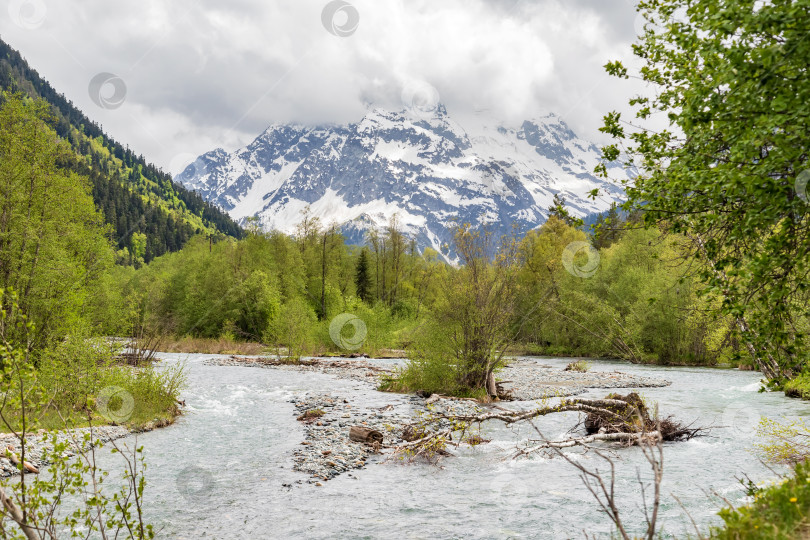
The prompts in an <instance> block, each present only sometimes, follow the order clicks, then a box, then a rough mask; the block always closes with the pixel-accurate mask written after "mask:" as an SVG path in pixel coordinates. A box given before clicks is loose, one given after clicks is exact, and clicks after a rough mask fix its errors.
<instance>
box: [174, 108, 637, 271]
mask: <svg viewBox="0 0 810 540" xmlns="http://www.w3.org/2000/svg"><path fill="white" fill-rule="evenodd" d="M462 124H465V125H462ZM599 160H600V152H599V150H598V149H597V148H596V146H594V145H593V144H592V143H590V142H588V141H585V140H584V139H581V138H580V137H578V136H577V135H576V134H575V133H574V132H573V131H572V130H571V129H570V128H569V127H568V125H567V124H565V122H564V121H563V120H562V119H561V118H560V117H558V116H556V115H554V114H548V115H545V116H540V117H536V118H535V119H533V120H525V121H523V122H521V123H519V124H512V125H510V124H507V123H504V122H499V121H498V120H497V119H493V118H489V117H486V116H484V115H480V114H479V115H473V116H472V117H468V118H465V119H464V120H463V121H461V122H460V121H457V120H456V119H454V118H453V117H451V116H450V115H449V114H448V112H447V110H446V108H445V107H444V106H442V105H439V106H438V107H437V108H436V109H435V111H433V112H432V114H431V115H423V114H416V115H414V114H412V113H411V112H410V111H408V110H405V111H389V110H384V109H379V108H372V109H370V110H369V111H368V112H367V113H366V114H365V115H364V116H363V118H362V119H360V120H359V121H358V122H354V123H349V124H344V125H340V124H328V125H315V126H307V125H303V124H294V123H293V124H283V123H276V124H272V125H271V126H269V127H268V128H267V129H266V130H265V131H264V132H262V133H261V134H260V135H259V136H258V137H256V138H255V139H254V140H253V141H252V142H251V143H249V144H248V145H246V146H244V147H243V148H240V149H238V150H236V151H234V152H230V153H229V152H227V151H225V150H223V149H221V148H217V149H214V150H211V151H209V152H206V153H205V154H202V155H201V156H199V157H198V158H197V159H196V160H195V161H194V162H193V163H191V164H190V165H189V166H187V167H186V168H185V169H184V170H183V171H182V172H181V173H180V174H179V175H176V176H175V180H176V181H178V182H180V183H182V184H183V185H185V186H186V187H188V188H189V189H193V190H195V191H197V192H198V193H200V195H201V196H202V197H203V198H205V199H206V200H208V201H210V202H213V203H215V204H217V205H218V206H220V207H221V208H223V209H224V210H226V211H227V212H229V214H230V215H231V216H232V217H233V218H234V219H236V220H237V221H239V222H241V223H245V222H246V221H247V219H249V218H258V219H259V222H260V223H261V225H262V226H263V227H264V228H265V229H276V230H281V231H283V232H288V233H289V232H293V230H294V227H295V224H296V223H297V218H298V217H299V216H300V213H301V212H302V211H303V210H304V209H305V208H309V209H310V211H311V212H312V215H314V216H318V217H320V218H321V220H322V221H323V222H335V223H337V224H338V225H340V226H341V227H342V228H343V230H344V233H345V234H346V236H347V237H348V239H349V240H350V241H354V242H356V243H362V239H363V235H364V234H365V232H367V231H368V229H369V228H370V227H381V226H384V225H385V224H386V223H387V222H388V221H389V220H390V219H391V217H392V216H393V215H395V214H396V215H397V216H398V220H399V222H400V224H401V225H402V226H403V228H404V230H405V232H406V233H408V234H409V235H410V236H412V237H413V238H414V239H416V241H417V244H418V245H419V247H420V248H424V247H431V248H432V249H435V250H436V251H438V252H440V253H441V254H442V255H443V256H444V257H445V258H446V259H448V260H450V259H452V257H453V254H452V249H451V248H449V246H448V244H449V243H450V242H451V232H450V229H451V228H452V225H453V223H455V222H465V223H472V224H474V225H486V226H488V227H491V228H494V229H495V232H497V233H499V234H507V233H509V232H510V231H511V229H512V228H513V226H515V227H517V229H518V232H519V233H525V232H527V231H528V230H530V229H533V228H536V227H538V226H540V225H541V224H542V223H543V222H544V221H545V219H546V218H547V217H548V207H549V206H550V205H551V203H552V201H553V198H554V195H557V194H558V195H562V196H564V197H565V198H566V200H567V204H568V207H569V211H571V213H572V214H574V215H576V216H578V217H586V216H589V215H592V214H598V213H600V212H604V211H606V210H607V209H608V208H609V207H610V204H611V203H613V202H616V201H619V200H621V198H622V196H623V193H624V192H623V189H622V188H620V187H619V186H618V185H617V184H615V183H612V182H608V181H606V180H603V179H600V178H597V177H596V176H595V175H594V174H593V172H592V171H593V169H594V168H595V167H596V165H597V164H598V163H599ZM610 167H611V168H613V169H615V170H614V171H613V172H614V173H616V172H619V173H620V172H621V171H622V169H621V167H620V166H619V165H618V164H610ZM614 176H615V175H614ZM594 189H598V190H600V193H602V194H603V198H601V199H595V200H594V199H591V198H589V193H590V192H591V191H593V190H594Z"/></svg>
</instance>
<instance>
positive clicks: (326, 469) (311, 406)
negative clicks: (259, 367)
mask: <svg viewBox="0 0 810 540" xmlns="http://www.w3.org/2000/svg"><path fill="white" fill-rule="evenodd" d="M386 396H388V397H390V400H389V401H390V402H389V403H387V404H386V405H383V406H381V407H374V406H369V405H365V406H363V405H358V404H357V400H356V399H355V398H352V397H348V396H345V397H344V396H341V395H337V394H334V393H329V394H305V395H303V396H301V397H296V398H294V399H292V400H291V401H290V402H291V403H293V405H294V407H295V415H296V417H299V416H301V415H303V414H304V413H306V412H307V411H315V410H317V411H323V413H324V414H323V415H322V416H319V417H317V418H315V419H312V420H305V421H301V423H302V424H303V426H304V434H305V440H304V441H302V442H301V445H300V446H299V447H298V448H297V449H296V450H295V451H294V455H293V462H294V466H293V469H294V470H297V471H300V472H304V473H307V474H309V475H310V477H311V478H310V479H309V483H314V484H316V485H319V484H320V483H321V481H326V480H330V479H332V478H334V477H336V476H338V475H339V474H342V473H345V472H348V471H351V470H352V469H361V468H363V467H364V466H365V465H366V464H367V462H368V461H369V459H370V458H371V457H372V456H374V455H376V454H379V452H378V450H377V449H376V448H374V447H372V446H370V445H366V444H363V443H359V442H354V441H351V440H349V430H350V428H351V427H352V426H362V427H366V428H370V429H374V430H376V431H379V432H380V433H382V434H383V445H382V446H383V447H386V446H390V445H394V444H398V443H400V442H403V439H402V430H403V428H404V427H405V426H406V425H408V424H412V423H414V422H415V421H417V419H418V414H419V413H420V412H425V413H427V412H432V413H436V414H450V413H452V414H473V413H479V412H481V410H482V408H481V407H480V406H478V405H477V404H475V403H473V402H468V401H456V400H449V399H443V398H439V397H438V396H431V397H430V398H427V399H425V398H422V397H419V396H416V395H411V396H402V395H397V394H390V395H386ZM438 427H439V428H441V427H443V426H442V425H441V424H439V425H438Z"/></svg>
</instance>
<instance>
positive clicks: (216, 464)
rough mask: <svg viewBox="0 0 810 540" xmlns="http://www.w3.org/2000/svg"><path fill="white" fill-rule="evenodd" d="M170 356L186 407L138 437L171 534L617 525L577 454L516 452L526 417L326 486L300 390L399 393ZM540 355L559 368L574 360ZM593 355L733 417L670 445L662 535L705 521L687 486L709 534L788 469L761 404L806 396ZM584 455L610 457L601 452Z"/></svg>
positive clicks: (546, 425)
mask: <svg viewBox="0 0 810 540" xmlns="http://www.w3.org/2000/svg"><path fill="white" fill-rule="evenodd" d="M162 357H163V358H164V359H165V360H166V363H167V364H169V363H174V362H179V361H182V362H185V363H186V364H187V370H188V375H189V386H188V389H187V390H186V392H185V396H184V397H185V399H186V402H187V405H188V407H187V412H186V414H184V415H183V416H182V417H181V418H180V419H179V420H178V421H177V423H176V424H175V425H174V426H171V427H169V428H166V429H160V430H156V431H153V432H151V433H146V434H142V435H140V436H139V437H138V439H137V442H138V444H139V445H143V447H144V449H145V456H146V460H147V464H148V470H147V480H148V487H147V507H148V508H149V514H148V519H149V520H150V521H151V522H152V523H154V524H155V525H156V526H157V527H158V528H159V529H160V530H161V532H160V535H159V537H161V538H188V539H197V538H206V539H208V538H211V539H214V538H223V539H225V538H227V539H248V538H251V539H252V538H554V539H559V538H583V537H584V534H583V531H586V532H587V533H589V534H590V535H591V536H594V535H596V536H597V537H608V536H609V535H610V532H611V530H612V525H611V523H610V521H609V519H608V518H607V516H606V515H605V514H603V513H601V512H600V511H599V509H598V506H597V503H596V501H595V500H594V499H593V497H592V496H591V494H590V493H589V492H588V490H587V489H586V488H585V486H584V485H583V484H582V481H581V479H580V477H579V473H578V471H577V470H576V469H575V468H574V467H573V466H572V465H570V464H568V463H566V462H565V461H564V460H562V459H559V458H556V459H546V458H534V459H522V460H517V461H516V460H511V459H509V457H510V455H511V454H510V449H512V450H514V447H515V444H516V443H517V442H518V441H521V440H525V438H526V437H531V436H532V435H533V433H532V432H531V431H530V430H529V427H528V426H523V427H521V428H507V427H504V426H500V425H494V424H493V425H492V426H489V427H487V428H486V430H485V437H486V438H491V439H492V443H490V444H486V445H480V446H477V447H475V448H467V449H463V450H460V451H459V452H458V457H455V458H448V459H445V460H443V461H442V462H441V466H440V467H434V466H428V465H402V464H399V463H378V462H373V461H372V462H371V464H370V465H369V466H368V467H366V468H365V469H362V470H358V471H354V472H352V473H349V474H343V475H341V476H339V477H337V478H335V479H333V480H331V481H329V482H326V483H324V485H323V486H322V487H317V486H315V485H313V484H308V483H306V482H304V483H296V481H298V480H302V479H304V480H306V479H307V477H306V476H305V475H303V474H302V473H297V472H295V471H293V470H292V452H293V450H294V448H295V447H296V445H298V444H300V442H301V441H302V440H304V435H303V430H302V428H301V425H300V424H299V423H298V422H296V420H295V415H294V410H293V406H292V404H291V403H290V399H291V398H292V397H293V396H295V395H297V394H299V393H303V392H321V391H323V392H329V391H331V392H335V393H336V394H344V393H345V394H352V395H353V399H354V400H355V403H360V404H362V403H366V404H373V405H377V406H378V405H380V404H384V403H387V402H388V401H390V400H391V399H396V398H395V397H394V396H391V395H390V394H379V393H377V392H374V391H371V390H369V386H368V385H363V384H361V383H358V382H355V381H351V380H343V379H337V378H335V377H332V376H329V375H325V374H319V373H312V372H294V371H284V370H277V369H261V368H250V367H220V366H211V365H205V364H204V363H203V362H204V360H205V359H206V358H210V357H211V356H209V355H172V354H165V355H162ZM537 361H538V362H541V363H543V364H546V365H549V364H550V365H553V366H555V367H558V368H560V369H561V368H562V367H563V366H564V365H565V364H566V363H567V360H562V359H547V358H543V359H538V360H537ZM592 369H594V370H598V371H603V370H604V371H608V370H609V371H612V370H613V369H620V370H622V371H624V372H627V373H631V374H637V375H644V376H650V377H659V378H665V379H667V380H670V381H672V385H671V386H669V387H665V388H650V389H644V390H642V391H641V392H642V394H643V395H644V396H645V398H647V399H648V400H650V401H655V402H658V404H659V407H660V411H661V413H662V414H664V415H667V414H670V413H671V414H674V415H675V416H676V417H677V418H678V419H679V420H683V421H686V422H693V421H694V422H695V425H698V426H706V425H716V426H726V427H723V428H718V429H714V430H712V432H711V434H710V435H709V436H707V437H703V438H698V439H693V440H691V441H688V442H682V443H671V444H667V445H666V446H665V450H664V451H665V457H664V460H665V461H664V481H663V486H662V492H663V494H664V498H663V503H662V507H661V512H660V518H659V520H660V523H661V525H662V528H663V532H664V536H665V537H682V536H684V535H686V534H688V533H689V532H692V533H693V534H694V528H693V527H692V524H691V522H690V519H689V518H688V517H687V513H686V512H685V511H684V509H683V508H681V507H680V505H679V504H678V502H676V500H675V498H674V496H675V497H678V499H680V501H681V503H683V505H684V507H685V509H686V511H688V514H689V515H690V516H691V519H693V520H694V521H695V522H696V523H697V525H698V526H699V527H700V528H701V529H702V530H703V531H704V532H705V531H707V530H708V527H709V525H710V524H717V523H718V518H717V515H716V514H717V510H718V509H719V508H720V507H721V506H722V505H723V504H724V503H723V502H722V500H721V498H720V497H723V498H725V499H727V500H729V501H731V502H732V503H735V504H741V503H743V502H745V500H746V499H745V494H744V491H743V489H742V486H741V485H740V484H739V482H738V481H737V480H736V478H737V477H742V476H743V475H748V476H749V477H750V478H751V479H752V480H754V481H756V482H763V481H769V480H772V479H774V478H775V474H774V472H773V471H771V470H769V469H768V468H767V467H765V466H764V465H763V464H761V463H760V462H759V460H758V458H757V456H756V454H755V452H754V444H755V443H756V442H757V439H756V436H755V431H756V425H757V423H758V421H759V418H760V415H764V416H768V417H774V418H779V417H785V416H788V417H797V416H807V415H810V404H808V403H805V402H801V401H797V400H790V399H787V398H785V397H784V396H783V395H781V394H778V393H759V392H758V391H757V390H758V388H759V378H760V377H759V374H757V373H751V372H739V371H736V370H713V369H704V368H664V367H649V366H634V365H628V364H623V363H622V364H618V363H612V362H601V361H597V362H594V367H593V368H592ZM605 393H606V391H605V390H601V391H592V392H590V393H589V394H586V395H588V396H593V397H603V396H604V395H605ZM511 405H512V406H520V405H521V404H514V403H513V404H511ZM523 405H524V406H528V405H529V404H523ZM577 419H578V415H577V414H575V413H566V414H564V415H554V416H553V417H548V418H544V419H541V420H540V421H538V422H537V426H538V427H539V429H540V430H541V431H542V432H543V434H544V435H546V436H548V437H550V438H556V437H561V436H563V435H564V434H565V432H566V431H567V430H568V429H570V427H571V426H573V425H574V424H576V422H577ZM127 441H128V444H130V445H131V444H132V442H133V441H132V439H128V440H127ZM612 455H613V458H614V461H615V463H616V489H617V495H618V496H617V499H618V501H619V503H620V509H621V510H622V516H623V518H624V521H625V523H626V524H627V526H628V528H629V529H630V530H632V531H633V532H636V533H639V534H640V533H642V532H643V531H644V529H645V524H644V515H643V510H642V508H641V496H640V488H639V481H638V475H639V474H640V475H641V478H642V480H643V481H645V483H647V484H649V479H650V469H649V466H648V465H647V462H646V461H645V460H644V458H643V456H642V455H641V452H640V450H639V449H637V448H635V449H633V448H631V449H622V450H617V451H615V452H613V454H612ZM114 459H117V458H112V457H109V458H105V459H104V462H105V465H106V466H107V468H108V469H115V468H116V467H117V466H120V463H118V464H116V462H115V461H114ZM576 459H579V460H580V461H581V462H582V463H584V464H586V465H587V466H589V467H600V469H601V470H606V466H605V464H604V463H603V462H600V460H599V459H598V458H597V456H595V455H593V454H588V455H584V456H579V457H577V458H576ZM378 461H379V460H378ZM785 470H786V469H784V468H777V469H775V471H776V472H783V471H785ZM285 484H286V485H287V486H285Z"/></svg>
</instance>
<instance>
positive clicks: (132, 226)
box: [0, 40, 242, 264]
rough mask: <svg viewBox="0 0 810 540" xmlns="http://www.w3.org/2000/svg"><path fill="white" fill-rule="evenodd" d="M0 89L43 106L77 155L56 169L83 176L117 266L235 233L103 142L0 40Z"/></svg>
mask: <svg viewBox="0 0 810 540" xmlns="http://www.w3.org/2000/svg"><path fill="white" fill-rule="evenodd" d="M0 89H2V90H3V91H4V92H21V93H23V94H24V95H27V96H29V97H32V98H42V99H44V100H45V101H47V102H48V103H49V104H50V113H51V115H52V116H53V123H52V125H53V127H54V129H55V130H56V133H57V134H58V135H59V137H61V138H62V139H64V140H66V141H68V142H69V143H70V145H71V147H72V148H73V150H74V151H75V152H76V154H77V155H76V157H75V159H70V158H65V159H62V160H61V161H60V166H61V167H62V168H63V169H65V170H66V171H73V172H77V173H79V174H81V175H82V176H87V177H89V178H90V180H91V182H92V194H93V200H94V201H95V204H96V206H97V208H98V209H99V210H101V212H102V213H103V215H104V219H105V221H106V222H107V223H109V224H110V225H112V236H113V240H114V241H115V242H116V244H117V246H116V249H117V250H118V251H117V259H118V261H119V262H121V263H124V264H140V263H142V262H149V261H150V260H152V259H154V258H155V257H158V256H160V255H162V254H164V253H168V252H172V251H177V250H178V249H180V248H181V247H182V246H183V245H185V243H186V242H187V241H188V240H189V239H190V238H191V237H192V236H194V235H195V234H207V235H226V236H232V237H236V238H240V237H241V236H242V230H241V228H240V227H239V226H238V225H237V224H236V223H235V222H234V221H233V220H232V219H231V218H230V217H229V216H228V215H227V214H225V213H224V212H222V211H221V210H219V209H218V208H216V207H215V206H213V205H211V204H209V203H207V202H205V201H203V199H202V198H201V197H200V196H199V195H198V194H197V193H195V192H192V191H189V190H187V189H186V188H184V187H183V186H181V185H179V184H176V183H174V182H173V181H172V179H171V176H170V175H169V174H167V173H164V172H163V171H162V170H160V169H158V168H157V167H155V166H154V165H152V164H150V163H148V162H147V161H146V160H145V158H144V157H143V156H140V155H136V154H135V153H134V152H133V151H132V150H130V149H129V147H125V146H122V145H121V144H120V143H118V142H116V141H115V140H113V139H111V138H110V137H108V136H107V135H106V134H105V133H104V132H103V131H102V129H101V127H100V126H99V125H98V124H97V123H95V122H93V121H92V120H91V119H89V118H88V117H87V116H86V115H85V114H84V113H83V112H81V111H80V110H78V109H77V108H76V107H75V106H74V105H73V103H72V102H71V101H69V100H68V99H67V98H66V97H65V96H64V95H62V94H59V93H58V92H57V91H56V90H55V89H54V88H53V87H52V86H51V85H50V84H49V83H48V82H47V81H45V80H44V79H42V78H41V77H40V76H39V74H38V73H37V72H36V71H35V70H33V69H31V68H30V67H29V66H28V63H27V62H26V61H25V60H24V59H23V58H22V56H21V55H20V54H19V53H18V52H17V51H15V50H14V49H12V48H11V47H10V46H9V45H8V44H6V43H5V42H3V41H2V40H0ZM3 99H5V98H3Z"/></svg>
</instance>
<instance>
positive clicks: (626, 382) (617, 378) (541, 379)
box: [497, 360, 672, 401]
mask: <svg viewBox="0 0 810 540" xmlns="http://www.w3.org/2000/svg"><path fill="white" fill-rule="evenodd" d="M497 379H498V380H502V381H509V382H506V383H504V384H503V385H502V386H503V388H504V389H505V390H508V391H509V392H511V394H512V397H513V398H514V399H516V400H519V401H533V400H538V399H545V398H548V397H555V396H556V397H564V396H575V395H577V394H582V393H584V392H586V391H587V390H589V389H592V388H611V389H612V388H657V387H662V386H669V385H670V384H672V382H671V381H667V380H664V379H656V378H652V377H640V376H636V375H629V374H627V373H622V372H620V371H597V370H596V369H595V368H591V369H590V370H589V371H587V372H585V373H581V372H577V371H563V370H562V369H560V368H554V367H552V366H546V365H542V364H538V363H537V362H534V361H531V360H510V361H509V364H508V367H506V368H505V369H503V370H502V371H501V372H500V373H498V377H497Z"/></svg>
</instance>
